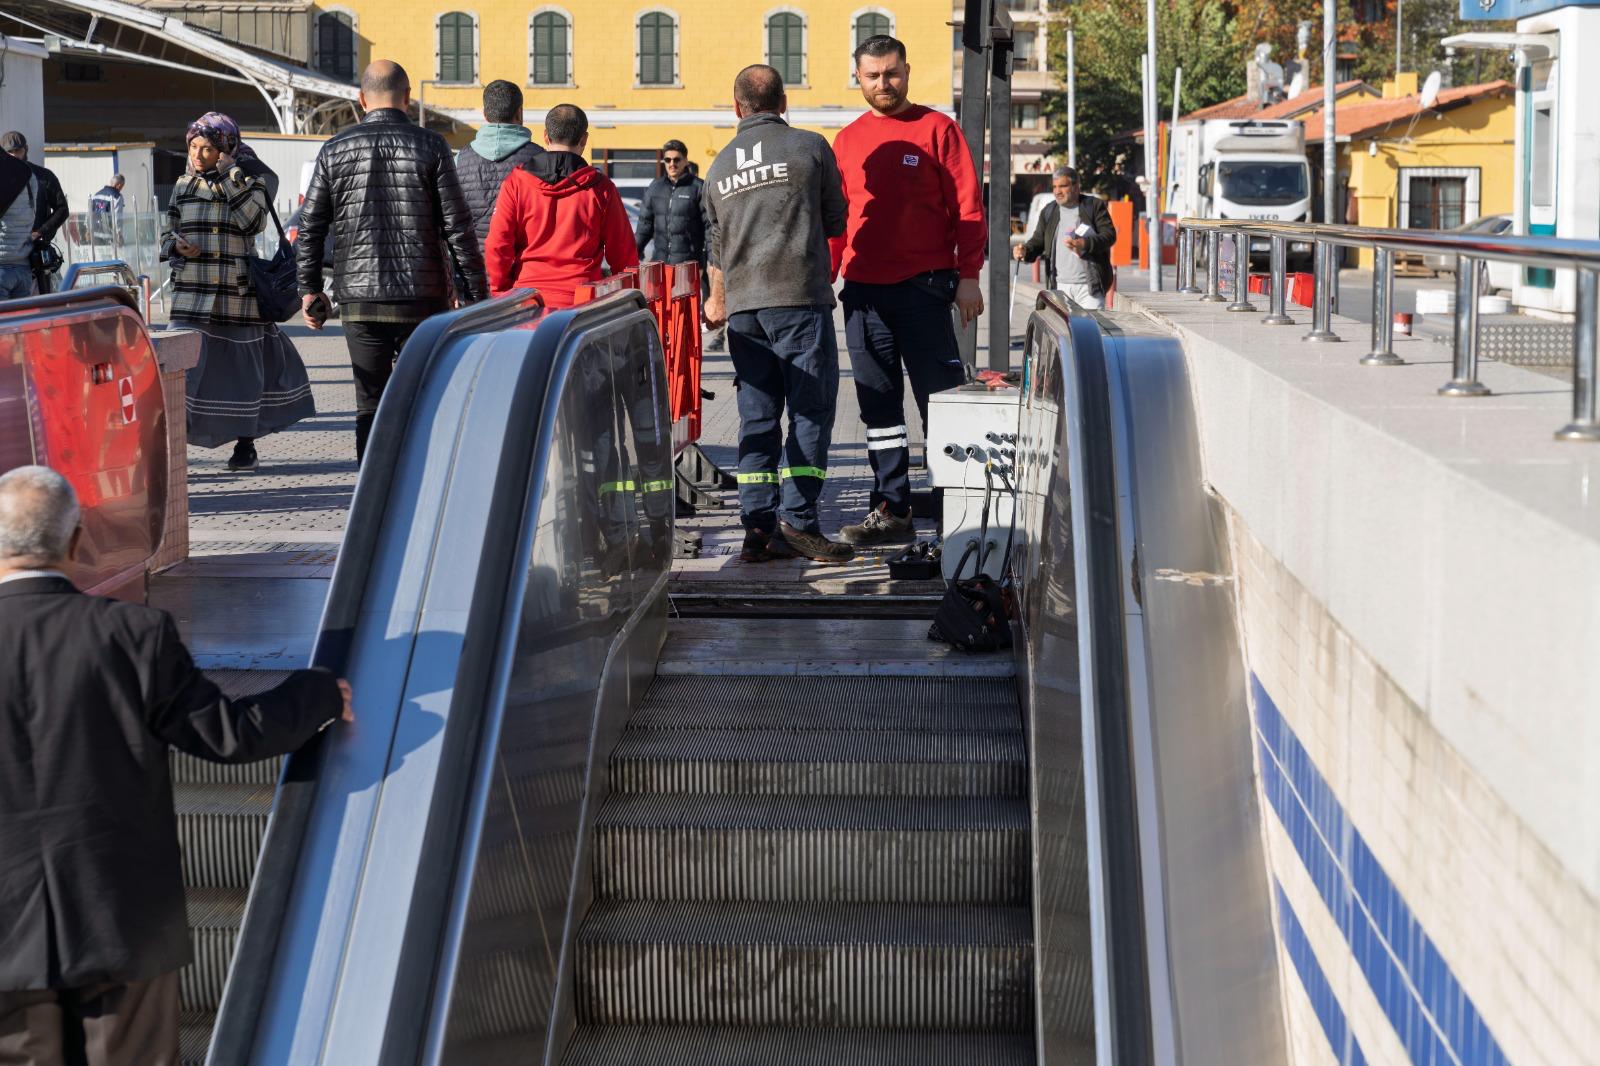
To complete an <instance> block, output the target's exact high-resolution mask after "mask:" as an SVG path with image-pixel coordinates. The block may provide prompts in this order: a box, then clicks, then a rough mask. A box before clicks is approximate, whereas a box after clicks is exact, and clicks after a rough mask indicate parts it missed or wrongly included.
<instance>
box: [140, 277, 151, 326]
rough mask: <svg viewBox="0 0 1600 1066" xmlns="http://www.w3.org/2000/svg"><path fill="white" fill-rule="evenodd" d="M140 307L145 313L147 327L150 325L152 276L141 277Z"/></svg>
mask: <svg viewBox="0 0 1600 1066" xmlns="http://www.w3.org/2000/svg"><path fill="white" fill-rule="evenodd" d="M139 306H140V308H141V309H143V311H144V321H145V325H149V324H150V275H149V274H140V275H139Z"/></svg>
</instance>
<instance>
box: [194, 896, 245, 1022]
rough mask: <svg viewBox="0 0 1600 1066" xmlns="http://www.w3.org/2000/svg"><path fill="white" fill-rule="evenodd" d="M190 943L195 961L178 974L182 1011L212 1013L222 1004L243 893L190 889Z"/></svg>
mask: <svg viewBox="0 0 1600 1066" xmlns="http://www.w3.org/2000/svg"><path fill="white" fill-rule="evenodd" d="M186 895H187V897H188V908H189V943H190V946H191V948H192V950H193V951H194V961H193V962H191V963H190V964H189V965H188V966H185V967H184V968H183V970H182V971H180V972H179V974H178V985H179V988H180V990H181V1002H182V1004H183V1009H184V1010H185V1011H214V1010H216V1009H217V1007H218V1006H219V1005H220V1004H221V1003H222V986H223V984H224V982H226V981H227V979H228V964H229V962H230V961H231V960H232V959H233V946H234V944H235V943H237V942H238V939H239V925H240V923H242V922H243V921H244V904H245V896H246V892H245V890H244V889H234V888H190V889H189V890H188V892H187V893H186Z"/></svg>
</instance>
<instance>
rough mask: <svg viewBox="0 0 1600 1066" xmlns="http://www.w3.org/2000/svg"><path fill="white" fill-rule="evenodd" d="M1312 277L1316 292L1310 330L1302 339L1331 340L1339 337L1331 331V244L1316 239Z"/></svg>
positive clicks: (1312, 301) (1313, 298)
mask: <svg viewBox="0 0 1600 1066" xmlns="http://www.w3.org/2000/svg"><path fill="white" fill-rule="evenodd" d="M1311 269H1312V271H1313V274H1312V278H1313V280H1314V281H1315V283H1316V294H1315V295H1314V296H1313V297H1312V299H1311V332H1310V333H1307V334H1306V335H1305V336H1304V337H1303V338H1301V339H1302V340H1308V341H1321V342H1332V341H1336V340H1338V339H1339V335H1338V334H1337V333H1335V332H1334V331H1333V307H1332V302H1333V280H1332V275H1333V272H1334V266H1333V245H1331V244H1329V243H1328V242H1327V241H1318V242H1317V244H1316V253H1315V255H1314V256H1313V257H1312V260H1311Z"/></svg>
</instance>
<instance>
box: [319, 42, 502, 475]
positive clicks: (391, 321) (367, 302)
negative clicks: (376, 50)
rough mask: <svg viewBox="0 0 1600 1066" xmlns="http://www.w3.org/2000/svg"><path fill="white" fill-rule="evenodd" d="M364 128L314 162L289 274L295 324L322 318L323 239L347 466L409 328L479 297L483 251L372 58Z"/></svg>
mask: <svg viewBox="0 0 1600 1066" xmlns="http://www.w3.org/2000/svg"><path fill="white" fill-rule="evenodd" d="M360 103H361V107H362V109H363V110H364V111H366V117H365V118H364V119H362V120H361V122H360V123H359V124H358V125H355V126H352V127H350V128H349V129H347V130H344V131H343V132H341V133H339V134H338V135H336V136H334V137H333V138H331V139H330V140H329V141H328V143H327V144H325V145H323V146H322V151H321V152H319V153H318V154H317V162H316V165H315V166H314V167H313V168H312V173H311V186H310V188H308V189H307V190H306V199H305V203H304V204H303V205H301V209H300V235H299V237H298V239H297V240H296V241H295V266H296V270H297V272H298V274H299V279H300V294H301V299H302V305H303V307H304V309H305V319H306V324H307V325H308V326H310V327H311V328H312V329H321V328H322V323H323V320H324V319H325V318H326V306H327V305H326V297H325V296H324V295H323V292H324V279H323V276H322V248H323V243H324V242H325V241H326V240H327V239H328V237H329V235H330V233H331V235H332V237H333V239H334V255H333V285H332V294H333V298H334V299H336V300H338V301H339V313H340V316H341V318H342V319H343V321H344V334H345V344H346V345H347V346H348V347H349V349H350V363H351V366H352V367H353V369H354V371H355V379H356V462H357V463H359V462H360V461H361V456H362V455H363V454H364V453H365V452H366V448H367V436H368V435H369V434H370V433H371V432H372V420H373V417H374V416H375V415H376V414H377V410H378V400H379V399H380V398H381V397H382V396H383V389H384V386H385V385H387V384H388V382H389V375H390V373H391V372H393V370H394V361H395V359H396V358H397V357H398V356H399V355H400V350H401V348H403V347H405V343H406V341H407V340H408V339H410V337H411V334H412V333H413V332H414V331H415V330H416V328H417V326H418V324H420V323H421V322H422V320H423V319H425V318H427V317H429V316H430V315H435V314H438V313H439V312H441V311H444V310H447V309H448V308H449V306H450V303H451V295H452V294H451V287H452V286H451V276H452V274H459V276H460V277H461V279H462V284H463V285H464V287H465V291H463V292H457V293H455V294H454V295H455V299H456V300H457V301H459V302H472V301H475V300H482V299H484V298H486V297H487V296H488V295H489V283H488V279H487V278H486V277H485V276H484V271H483V252H482V251H481V250H480V249H479V247H478V239H477V237H476V235H474V233H473V232H472V214H471V212H470V211H469V210H468V209H467V202H466V199H465V198H464V197H463V196H462V195H461V185H460V182H459V181H458V180H457V178H456V166H455V160H454V159H453V158H452V156H451V152H450V146H449V145H447V144H446V143H445V140H444V138H443V137H441V136H439V135H438V134H437V133H434V132H433V131H432V130H428V129H424V128H423V127H421V126H418V125H416V124H414V123H413V122H412V121H411V119H410V118H409V117H408V115H407V108H408V107H409V106H410V104H411V80H410V78H408V77H407V76H406V72H405V70H404V68H402V67H401V66H400V65H399V64H398V63H394V62H391V61H389V60H386V59H380V60H377V61H375V62H374V63H372V64H371V65H370V66H368V67H367V69H366V70H365V71H364V72H363V73H362V75H361V96H360Z"/></svg>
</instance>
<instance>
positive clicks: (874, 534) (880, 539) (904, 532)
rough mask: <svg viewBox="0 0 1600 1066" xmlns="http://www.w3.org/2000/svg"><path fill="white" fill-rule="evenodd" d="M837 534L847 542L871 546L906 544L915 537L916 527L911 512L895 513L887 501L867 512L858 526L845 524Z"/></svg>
mask: <svg viewBox="0 0 1600 1066" xmlns="http://www.w3.org/2000/svg"><path fill="white" fill-rule="evenodd" d="M839 536H840V537H842V538H844V540H845V541H846V542H847V543H850V544H857V545H861V546H862V547H871V546H872V545H874V544H906V543H910V542H911V541H914V540H916V539H917V527H916V526H915V525H913V524H912V522H911V512H910V511H907V512H906V513H905V514H903V515H897V514H895V513H894V512H893V511H890V510H889V505H888V504H887V503H880V504H878V506H876V507H874V508H873V509H872V510H870V511H868V512H867V517H866V518H864V519H863V520H862V521H861V524H860V525H858V526H845V527H844V528H843V529H841V530H839Z"/></svg>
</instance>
